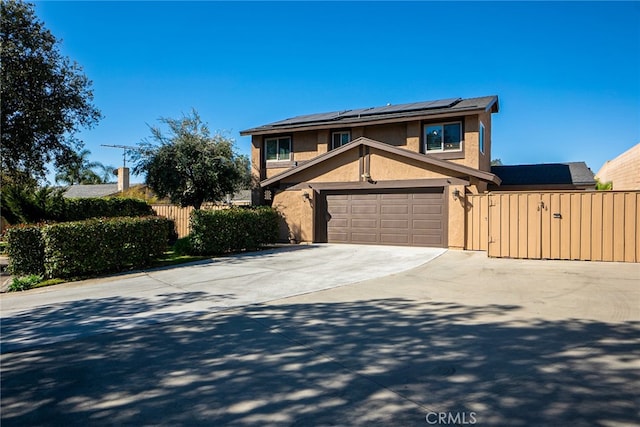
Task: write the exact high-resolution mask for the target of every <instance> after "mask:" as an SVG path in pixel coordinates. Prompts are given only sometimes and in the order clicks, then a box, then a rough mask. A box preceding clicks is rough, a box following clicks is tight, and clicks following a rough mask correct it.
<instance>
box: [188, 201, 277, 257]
mask: <svg viewBox="0 0 640 427" xmlns="http://www.w3.org/2000/svg"><path fill="white" fill-rule="evenodd" d="M190 221H191V234H190V235H189V238H190V240H191V247H192V250H193V254H195V255H215V254H222V253H225V252H237V251H242V250H254V249H257V248H259V247H260V246H262V245H264V244H267V243H275V242H276V240H277V238H278V221H279V217H278V212H277V211H276V210H275V209H273V208H269V207H259V208H253V209H239V208H234V209H225V210H219V211H206V210H195V211H193V212H192V213H191V218H190Z"/></svg>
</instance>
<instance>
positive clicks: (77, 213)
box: [60, 197, 155, 221]
mask: <svg viewBox="0 0 640 427" xmlns="http://www.w3.org/2000/svg"><path fill="white" fill-rule="evenodd" d="M148 215H155V213H154V212H153V208H152V207H151V206H150V205H149V204H148V203H147V202H145V201H144V200H139V199H127V198H119V197H113V198H109V199H104V198H86V199H66V206H65V213H64V218H62V219H60V221H80V220H83V219H89V218H113V217H123V216H148Z"/></svg>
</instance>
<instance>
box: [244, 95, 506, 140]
mask: <svg viewBox="0 0 640 427" xmlns="http://www.w3.org/2000/svg"><path fill="white" fill-rule="evenodd" d="M471 111H491V112H493V113H495V112H498V97H497V96H484V97H480V98H468V99H462V98H449V99H441V100H437V101H424V102H413V103H410V104H398V105H385V106H383V107H373V108H359V109H355V110H344V111H334V112H330V113H320V114H309V115H304V116H296V117H292V118H289V119H285V120H280V121H277V122H273V123H269V124H266V125H263V126H258V127H255V128H251V129H247V130H243V131H241V132H240V135H243V136H245V135H260V134H273V133H279V132H283V131H292V130H297V131H300V130H306V129H319V128H326V127H327V126H330V127H340V126H347V125H358V124H364V123H368V124H374V123H388V122H401V121H410V120H420V119H422V118H429V117H430V116H438V115H451V114H462V113H468V112H471Z"/></svg>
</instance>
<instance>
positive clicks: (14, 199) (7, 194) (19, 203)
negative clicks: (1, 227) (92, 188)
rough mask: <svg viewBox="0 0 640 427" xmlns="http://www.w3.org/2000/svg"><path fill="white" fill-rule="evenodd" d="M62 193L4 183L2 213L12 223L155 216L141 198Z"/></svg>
mask: <svg viewBox="0 0 640 427" xmlns="http://www.w3.org/2000/svg"><path fill="white" fill-rule="evenodd" d="M62 194H63V191H62V190H60V189H52V188H48V187H44V188H40V189H38V190H31V189H28V188H23V187H16V186H10V185H9V186H5V187H3V188H2V192H0V199H1V200H0V213H1V214H2V216H4V217H5V219H6V220H7V221H9V223H10V224H36V223H40V222H50V221H54V222H64V221H80V220H83V219H89V218H113V217H122V216H148V215H155V213H154V212H153V209H152V208H151V206H150V205H149V204H148V203H147V202H145V201H144V200H140V199H133V198H121V197H111V198H98V197H92V198H86V199H67V198H64V197H63V195H62Z"/></svg>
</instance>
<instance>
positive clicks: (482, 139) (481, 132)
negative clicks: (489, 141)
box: [479, 122, 484, 154]
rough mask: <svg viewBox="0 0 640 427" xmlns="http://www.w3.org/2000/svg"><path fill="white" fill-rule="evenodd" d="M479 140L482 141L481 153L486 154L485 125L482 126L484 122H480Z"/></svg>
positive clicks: (480, 142)
mask: <svg viewBox="0 0 640 427" xmlns="http://www.w3.org/2000/svg"><path fill="white" fill-rule="evenodd" d="M479 138H480V141H479V144H480V152H481V153H482V154H484V125H483V124H482V122H480V136H479Z"/></svg>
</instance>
